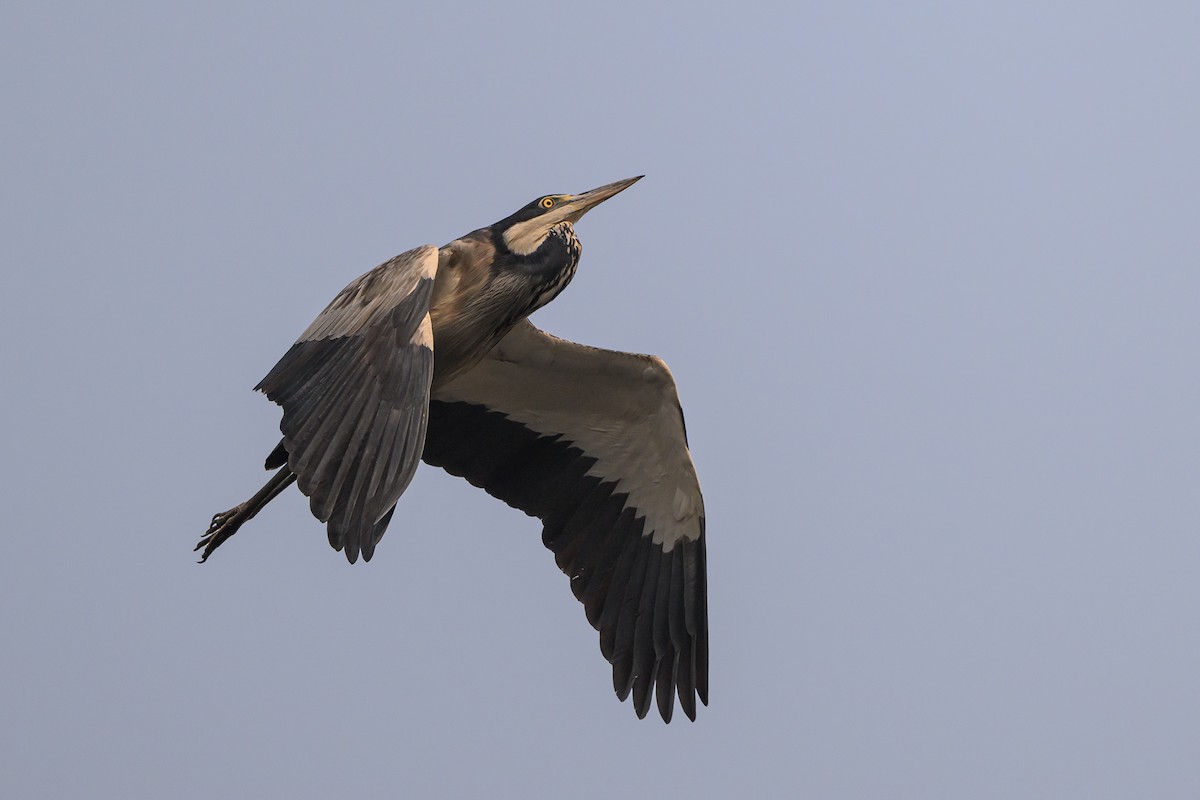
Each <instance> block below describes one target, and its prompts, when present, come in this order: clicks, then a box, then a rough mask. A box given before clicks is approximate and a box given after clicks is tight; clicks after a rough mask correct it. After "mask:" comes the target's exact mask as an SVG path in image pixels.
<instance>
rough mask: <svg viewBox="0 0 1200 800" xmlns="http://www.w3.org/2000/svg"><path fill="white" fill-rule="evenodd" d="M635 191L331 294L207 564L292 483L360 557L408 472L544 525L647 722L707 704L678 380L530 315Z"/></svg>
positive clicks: (377, 271)
mask: <svg viewBox="0 0 1200 800" xmlns="http://www.w3.org/2000/svg"><path fill="white" fill-rule="evenodd" d="M642 177H644V176H640V175H639V176H637V177H634V178H629V179H626V180H623V181H617V182H615V183H610V184H606V185H604V186H601V187H599V188H596V189H593V190H591V191H588V192H584V193H583V194H578V195H566V194H552V195H544V196H542V197H538V198H537V199H535V200H533V201H532V202H530V203H528V204H527V205H525V206H523V207H522V208H520V209H518V210H517V211H516V212H514V213H513V214H510V215H509V216H507V217H505V218H504V219H502V220H500V221H499V222H497V223H495V224H493V225H490V226H488V227H485V228H480V229H478V230H475V231H473V232H471V233H468V234H467V235H465V236H463V237H461V238H459V239H455V240H454V241H452V242H450V243H449V244H447V245H445V246H443V247H440V248H439V247H437V246H435V245H431V244H427V245H423V246H421V247H417V248H414V249H412V250H408V251H407V252H404V253H401V254H400V255H398V256H396V257H394V258H392V259H390V260H388V261H386V262H384V263H383V264H380V265H379V266H378V267H375V268H374V269H372V270H370V271H369V272H367V273H365V274H364V275H362V276H360V277H359V278H357V279H355V280H354V281H352V282H351V283H350V284H349V285H348V286H346V288H344V289H343V290H342V291H341V292H340V293H338V294H337V295H336V296H335V297H334V299H333V301H332V302H330V304H329V305H328V306H327V307H326V308H325V310H324V311H322V312H321V313H320V314H319V315H318V316H317V318H316V319H315V320H314V321H313V322H312V324H311V325H309V326H308V328H307V329H306V330H305V331H304V332H303V333H302V334H301V335H300V337H299V338H298V339H297V340H296V342H295V343H294V344H293V345H292V346H291V348H290V349H289V350H288V351H287V352H286V353H285V354H284V356H283V357H282V358H281V359H280V360H279V362H278V363H277V364H276V365H275V366H274V367H273V368H272V369H271V370H270V372H268V373H267V375H266V377H264V378H263V379H262V381H261V382H260V383H259V384H258V385H257V386H256V387H255V389H256V390H258V391H261V392H263V393H264V394H265V395H266V396H267V398H268V399H269V400H271V401H273V402H275V403H277V404H278V405H279V406H280V407H281V408H282V410H283V416H282V420H281V422H280V432H281V433H282V439H281V441H280V442H279V444H278V445H277V446H276V447H275V449H274V450H272V451H271V452H270V454H269V455H268V456H267V458H266V462H265V467H266V469H267V470H269V471H271V472H272V473H273V474H272V476H271V478H270V479H269V480H268V481H267V483H266V485H264V486H263V487H262V489H260V490H259V491H258V492H257V493H256V494H254V496H253V497H251V498H250V499H249V500H247V501H245V502H244V503H241V504H239V505H237V506H234V507H233V508H231V509H229V510H228V511H225V512H222V513H219V514H216V515H214V516H213V518H212V523H211V525H210V526H209V528H208V530H207V532H206V533H205V534H204V536H203V537H202V538H201V540H200V542H199V544H197V545H196V547H195V550H203V553H202V555H201V559H200V560H201V563H203V562H205V561H207V560H208V558H209V557H210V556H211V555H212V553H213V551H215V550H216V549H217V548H218V547H220V546H221V545H222V544H223V543H224V542H226V541H227V540H228V539H229V538H230V537H231V536H233V535H234V534H235V533H236V532H237V530H238V529H239V528H240V527H241V526H242V525H243V524H244V523H245V522H247V521H248V520H249V519H251V518H252V517H254V516H255V515H256V514H257V513H258V512H259V511H261V510H262V508H263V507H264V506H266V504H267V503H269V502H270V501H271V500H272V499H274V498H275V497H276V496H278V495H279V494H280V493H281V492H282V491H284V490H285V489H287V488H288V487H289V486H290V485H291V484H293V483H294V484H296V485H297V487H298V488H299V490H300V491H301V492H302V493H303V494H304V495H305V496H307V497H308V499H309V506H310V509H311V511H312V514H313V516H314V517H316V518H317V520H319V521H320V522H322V523H325V525H326V530H327V533H328V538H329V543H330V544H331V545H332V546H333V548H334V549H335V550H339V551H342V552H343V553H344V554H345V556H346V558H347V559H348V560H349V561H350V563H351V564H353V563H355V562H356V561H357V559H358V557H359V556H360V555H361V556H362V558H363V560H364V561H367V560H370V559H371V556H372V555H373V554H374V552H375V548H376V546H377V545H378V544H379V541H380V539H381V537H382V536H383V534H384V531H385V530H386V528H387V527H388V523H389V522H390V521H391V519H392V515H393V512H394V511H395V509H396V505H397V502H398V501H399V499H400V496H401V494H402V493H403V492H404V490H405V489H406V488H407V487H408V485H409V482H410V481H411V480H412V477H413V474H414V473H415V471H416V469H417V466H418V464H419V462H420V461H424V462H425V463H426V464H429V465H431V466H434V467H440V468H441V469H443V470H445V471H446V472H448V473H450V474H451V475H455V476H459V477H462V478H465V479H466V480H467V481H469V482H470V483H471V484H473V485H475V486H477V487H480V488H482V489H483V490H484V491H486V492H487V493H488V494H490V495H492V496H494V497H496V498H498V499H500V500H502V501H504V502H505V503H507V504H508V505H510V506H512V507H514V508H517V509H520V510H522V511H524V512H525V513H526V514H528V515H530V516H533V517H537V518H539V519H540V520H541V522H542V526H543V527H542V541H543V543H544V544H545V546H546V547H547V548H549V549H550V550H551V551H552V552H553V554H554V558H555V562H556V563H557V565H558V567H559V568H560V569H561V570H562V571H563V572H564V573H566V575H567V576H568V578H569V579H570V587H571V591H572V593H573V594H574V595H575V597H576V598H577V599H578V600H579V601H580V602H581V603H582V604H583V606H584V612H585V615H586V617H587V621H588V622H589V623H590V624H591V625H592V627H594V628H595V629H596V630H597V631H598V632H599V634H600V637H599V638H600V651H601V653H602V655H603V656H604V658H605V659H607V661H608V662H609V663H610V664H611V665H612V675H613V689H614V690H615V692H616V694H617V697H618V698H619V699H620V700H621V701H622V702H624V701H625V700H626V699H627V698H628V697H629V696H630V694H632V696H633V707H634V710H635V712H636V713H637V716H638V717H639V718H644V717H645V716H646V714H647V712H648V710H649V708H650V705H651V702H652V699H651V698H652V696H653V698H654V699H655V700H656V701H657V706H658V711H659V715H660V716H661V717H662V719H663V721H664V722H667V723H669V722H670V721H671V717H672V713H673V710H674V704H675V697H676V696H678V698H679V705H680V708H682V709H683V712H684V713H685V714H686V715H687V717H688V718H689V719H691V720H693V721H694V720H695V719H696V700H697V698H698V699H699V700H700V702H701V703H702V704H704V705H708V601H707V561H706V555H705V517H704V500H703V497H702V495H701V492H700V485H699V480H698V478H697V476H696V469H695V466H694V463H693V461H692V457H691V452H690V450H689V448H688V443H687V432H686V429H685V425H684V419H683V410H682V408H681V406H680V402H679V395H678V391H677V389H676V385H675V380H674V378H673V376H672V374H671V371H670V370H669V369H668V368H667V365H666V363H665V362H664V361H663V360H662V359H660V358H657V357H655V356H648V355H640V354H635V353H624V352H617V351H614V350H604V349H600V348H595V347H590V346H587V345H583V344H577V343H575V342H571V341H567V340H565V339H560V338H557V337H555V336H552V335H550V334H548V333H545V332H543V331H541V330H539V329H538V328H537V327H535V326H534V325H533V323H531V322H530V321H529V319H528V317H529V315H530V314H531V313H533V312H534V311H535V310H537V309H538V308H541V307H542V306H544V305H546V304H547V303H549V302H550V301H551V300H553V299H554V298H555V297H557V296H558V294H559V293H560V292H562V291H563V289H564V288H566V286H567V284H568V283H570V281H571V279H572V278H573V277H574V275H575V271H576V268H577V266H578V264H579V259H580V254H581V247H580V243H579V239H578V237H577V236H576V234H575V227H574V226H575V224H576V223H578V222H579V220H580V219H581V218H582V217H583V216H584V214H586V213H587V212H588V211H589V210H591V209H592V208H594V207H596V206H597V205H599V204H600V203H603V202H604V201H605V200H608V199H610V198H612V197H613V196H615V195H616V194H618V193H620V192H622V191H624V190H625V189H627V188H629V187H630V186H632V185H633V184H634V183H636V182H637V181H638V180H640V179H641V178H642Z"/></svg>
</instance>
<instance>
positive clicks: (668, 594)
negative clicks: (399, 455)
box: [423, 321, 708, 721]
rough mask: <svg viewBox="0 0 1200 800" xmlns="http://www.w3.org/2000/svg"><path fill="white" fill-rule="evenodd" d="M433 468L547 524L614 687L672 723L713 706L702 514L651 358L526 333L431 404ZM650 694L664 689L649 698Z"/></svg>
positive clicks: (679, 421) (661, 369)
mask: <svg viewBox="0 0 1200 800" xmlns="http://www.w3.org/2000/svg"><path fill="white" fill-rule="evenodd" d="M423 458H424V460H425V461H426V462H427V463H429V464H431V465H433V466H438V467H442V468H444V469H445V470H446V471H447V472H449V473H451V474H452V475H459V476H462V477H465V478H466V479H467V480H468V481H470V482H471V483H473V484H474V485H476V486H479V487H482V488H483V489H485V490H486V491H487V492H488V493H489V494H491V495H493V496H495V497H497V498H499V499H501V500H503V501H505V502H506V503H508V504H509V505H512V506H514V507H516V508H519V509H521V510H523V511H525V512H527V513H529V514H531V515H534V516H537V517H539V518H541V520H542V521H543V523H544V529H543V533H542V540H543V541H544V542H545V544H546V546H547V547H549V548H550V549H551V550H552V551H553V552H554V555H555V560H556V561H557V562H558V566H559V567H560V568H561V569H562V570H563V572H565V573H566V574H567V575H568V576H569V577H570V579H571V589H572V591H573V592H574V594H575V596H576V597H577V598H578V599H579V600H580V601H581V602H583V604H584V607H585V610H586V613H587V618H588V621H589V622H590V623H591V624H592V625H593V626H594V627H595V628H596V629H597V630H599V631H600V649H601V652H602V653H603V654H604V657H605V658H607V659H608V660H609V662H610V663H612V665H613V686H614V688H615V689H616V692H617V695H618V696H619V697H620V698H621V699H622V700H624V699H625V698H626V697H628V695H629V692H630V690H632V691H633V698H634V708H635V710H636V711H637V713H638V716H644V715H645V714H646V711H647V710H648V709H649V706H650V698H651V695H652V694H657V697H658V707H659V712H660V713H661V715H662V717H663V719H664V720H667V721H670V718H671V712H672V709H673V707H674V697H673V695H674V694H675V693H676V692H678V695H679V700H680V705H681V706H682V707H683V710H684V712H685V713H686V714H687V715H688V717H690V718H692V719H694V718H695V715H696V701H695V698H696V696H697V695H698V696H699V697H700V700H701V701H702V702H703V703H705V704H707V703H708V613H707V600H706V597H705V593H706V582H707V578H706V574H705V552H704V548H705V545H704V502H703V499H702V498H701V495H700V486H699V483H698V481H697V479H696V470H695V468H694V467H693V465H692V459H691V455H690V454H689V452H688V448H687V440H686V436H685V432H684V425H683V413H682V411H681V410H680V407H679V398H678V395H677V394H676V390H675V383H674V380H673V379H672V378H671V373H670V371H669V370H668V369H667V367H666V364H664V363H663V362H662V360H660V359H658V358H654V357H652V356H642V355H633V354H630V353H618V352H613V351H609V350H599V349H596V348H592V347H586V346H584V345H579V344H575V343H573V342H568V341H564V340H562V339H558V338H555V337H553V336H550V335H548V334H546V333H543V332H542V331H540V330H538V329H537V328H536V327H534V326H533V325H532V324H531V323H530V322H528V321H524V322H522V323H520V324H518V325H517V326H516V327H515V328H514V329H513V330H512V331H511V332H510V333H509V334H508V335H507V336H506V337H505V338H504V339H503V340H502V341H501V342H500V344H498V345H497V346H496V347H495V348H494V349H493V350H492V352H491V353H490V354H489V355H488V356H487V357H486V358H485V359H484V360H483V361H482V362H480V363H479V365H477V366H476V367H475V368H473V369H472V370H471V371H469V372H467V373H465V374H464V375H462V376H460V377H458V378H456V379H454V380H453V381H451V382H450V383H448V384H446V385H445V386H442V387H439V388H438V389H436V390H435V391H434V393H433V397H432V400H431V403H430V419H429V433H428V436H427V438H426V442H425V452H424V456H423ZM652 689H653V691H652Z"/></svg>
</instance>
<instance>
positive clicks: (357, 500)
mask: <svg viewBox="0 0 1200 800" xmlns="http://www.w3.org/2000/svg"><path fill="white" fill-rule="evenodd" d="M437 263H438V254H437V248H436V247H434V246H433V245H425V246H424V247H419V248H417V249H415V250H410V251H408V252H407V253H403V254H401V255H398V256H396V257H395V258H393V259H392V260H391V261H388V262H386V263H384V264H381V265H380V266H378V267H376V268H375V269H373V270H371V271H370V272H368V273H367V274H366V275H363V276H362V277H360V278H358V279H357V280H355V281H354V282H353V283H351V284H350V285H349V286H347V287H346V288H345V289H343V290H342V291H341V293H340V294H338V296H337V297H335V298H334V300H333V302H332V303H330V304H329V306H328V307H327V308H326V309H325V310H324V311H322V312H321V314H320V315H319V316H318V317H317V318H316V320H314V321H313V323H312V325H310V326H309V327H308V330H306V331H305V332H304V333H303V334H302V335H301V336H300V338H299V339H298V340H297V341H296V343H295V344H294V345H292V347H291V349H290V350H288V352H287V354H286V355H284V357H283V358H281V359H280V360H279V363H278V364H276V365H275V367H274V368H273V369H272V370H271V371H270V372H269V373H268V374H267V376H266V377H265V378H263V379H262V382H261V383H259V384H258V386H257V387H255V388H256V389H259V390H261V391H262V392H264V393H265V394H266V395H267V397H268V398H270V399H271V400H273V401H275V402H276V403H278V404H279V405H280V406H282V407H283V421H282V422H280V425H279V428H280V430H281V431H282V432H283V442H281V444H280V447H279V448H276V450H275V452H273V453H272V454H271V456H270V457H268V460H267V466H268V468H270V467H271V465H272V464H274V465H276V466H281V465H282V464H283V463H284V459H285V457H286V463H287V465H288V468H289V469H291V471H292V472H294V473H296V484H297V485H298V486H299V487H300V491H302V492H304V494H306V495H308V497H309V499H310V500H309V502H310V506H311V508H312V513H313V515H314V516H316V517H317V519H319V520H321V521H322V522H325V523H327V527H328V533H329V543H330V544H331V545H333V546H334V547H335V548H336V549H338V550H345V552H346V558H348V559H349V560H350V562H351V563H353V562H354V561H356V560H357V559H358V556H359V554H360V553H361V554H362V556H363V558H364V559H367V560H369V559H370V558H371V555H372V553H374V551H375V545H376V544H377V543H378V542H379V539H380V537H381V536H383V531H384V529H385V528H386V527H387V523H388V520H389V519H390V517H391V510H392V508H393V507H394V506H395V504H396V501H397V500H398V499H399V498H400V494H401V493H402V492H403V491H404V489H405V488H406V487H407V486H408V483H409V481H411V480H412V476H413V473H414V471H415V470H416V468H417V464H418V462H419V457H420V453H421V450H422V448H423V446H424V442H425V426H426V423H427V421H428V403H429V387H430V382H431V380H432V377H433V335H432V330H431V327H430V322H429V301H430V297H431V296H432V293H433V282H434V277H435V275H436V273H437ZM281 449H282V450H281Z"/></svg>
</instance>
